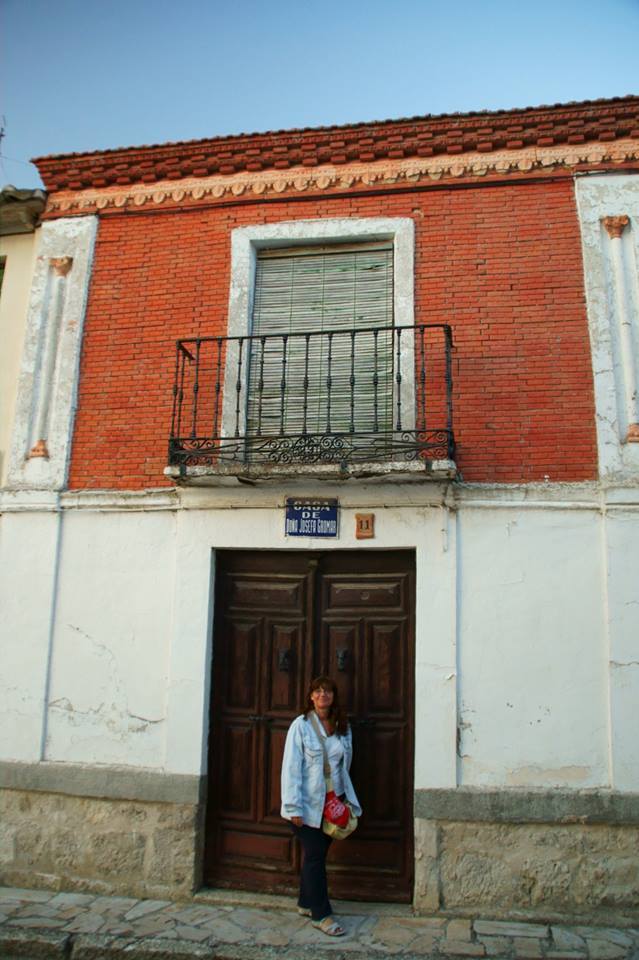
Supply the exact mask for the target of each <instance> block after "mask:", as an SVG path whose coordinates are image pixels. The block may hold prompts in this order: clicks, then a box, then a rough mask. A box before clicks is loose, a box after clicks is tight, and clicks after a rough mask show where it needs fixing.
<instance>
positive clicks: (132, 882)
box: [0, 790, 201, 899]
mask: <svg viewBox="0 0 639 960" xmlns="http://www.w3.org/2000/svg"><path fill="white" fill-rule="evenodd" d="M200 846H201V844H200V829H199V807H198V805H197V804H184V803H162V802H141V801H133V800H121V799H104V798H96V797H78V796H65V795H63V794H59V793H45V792H35V791H27V790H1V791H0V883H2V884H6V885H12V886H25V887H34V886H35V887H47V888H50V889H57V890H60V889H62V890H83V891H92V892H95V893H101V894H121V895H126V896H134V897H140V898H142V897H152V898H161V899H164V898H168V899H175V898H179V897H185V896H189V895H190V894H191V893H192V892H193V890H194V888H195V886H196V885H197V884H198V883H199V878H200V868H199V861H198V851H199V849H200Z"/></svg>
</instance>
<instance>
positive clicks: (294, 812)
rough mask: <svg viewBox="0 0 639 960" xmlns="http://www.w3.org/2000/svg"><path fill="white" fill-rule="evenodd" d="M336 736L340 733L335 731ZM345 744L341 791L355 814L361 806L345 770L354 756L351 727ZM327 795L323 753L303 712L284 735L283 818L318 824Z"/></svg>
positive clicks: (359, 811) (316, 825)
mask: <svg viewBox="0 0 639 960" xmlns="http://www.w3.org/2000/svg"><path fill="white" fill-rule="evenodd" d="M338 736H340V735H339V734H338ZM341 740H342V743H343V745H344V770H343V774H344V791H345V793H346V799H347V800H348V802H349V803H350V804H351V805H352V808H353V813H354V814H355V816H356V817H359V816H361V813H362V808H361V807H360V805H359V801H358V799H357V796H356V794H355V790H354V789H353V784H352V783H351V778H350V776H349V774H348V771H349V769H350V766H351V760H352V758H353V740H352V736H351V729H350V727H349V728H348V730H347V732H346V733H345V734H344V735H343V736H341ZM325 798H326V781H325V780H324V752H323V750H322V744H321V743H320V741H319V738H318V736H317V734H316V733H315V731H314V730H313V724H312V723H311V721H310V720H307V719H306V717H305V716H304V715H303V714H302V715H301V716H299V717H297V718H296V719H295V720H293V723H292V724H291V725H290V727H289V730H288V733H287V735H286V745H285V746H284V759H283V761H282V809H281V811H280V812H281V815H282V816H283V817H284V819H285V820H290V819H291V817H301V818H302V820H303V821H304V823H306V824H307V825H308V826H309V827H320V826H321V824H322V811H323V810H324V800H325Z"/></svg>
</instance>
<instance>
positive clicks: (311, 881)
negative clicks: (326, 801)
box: [292, 824, 333, 920]
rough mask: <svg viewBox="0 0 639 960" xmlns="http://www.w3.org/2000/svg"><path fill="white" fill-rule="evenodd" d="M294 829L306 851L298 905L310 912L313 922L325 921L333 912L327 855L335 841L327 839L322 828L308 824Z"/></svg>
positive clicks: (330, 838) (293, 825)
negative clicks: (327, 880) (330, 899)
mask: <svg viewBox="0 0 639 960" xmlns="http://www.w3.org/2000/svg"><path fill="white" fill-rule="evenodd" d="M292 827H293V831H294V833H295V835H296V837H297V838H298V839H299V841H300V843H301V845H302V850H303V851H304V859H303V861H302V872H301V874H300V895H299V899H298V901H297V905H298V906H299V907H304V909H305V910H310V911H311V917H312V919H313V920H323V919H324V917H330V915H331V913H332V912H333V910H332V908H331V904H330V901H329V899H328V886H327V882H326V854H327V853H328V848H329V847H330V845H331V843H332V842H333V839H332V837H327V836H326V834H325V833H324V832H323V830H322V829H321V828H319V829H318V828H316V827H309V826H307V825H306V824H303V826H301V827H296V826H295V824H292Z"/></svg>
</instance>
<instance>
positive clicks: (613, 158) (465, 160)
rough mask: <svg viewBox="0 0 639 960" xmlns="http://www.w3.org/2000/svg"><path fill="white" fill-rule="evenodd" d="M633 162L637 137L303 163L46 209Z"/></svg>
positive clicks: (54, 200) (95, 208) (62, 196)
mask: <svg viewBox="0 0 639 960" xmlns="http://www.w3.org/2000/svg"><path fill="white" fill-rule="evenodd" d="M637 159H639V138H638V139H637V140H623V141H617V142H615V143H612V144H609V143H605V144H604V143H597V144H588V145H584V146H583V147H581V148H577V147H543V148H535V149H532V150H501V151H498V152H495V153H492V154H490V155H487V154H483V153H472V154H467V155H465V156H463V157H446V158H444V157H433V158H430V159H417V160H394V161H390V160H389V161H384V162H377V163H357V164H348V165H347V166H339V167H336V166H324V167H315V168H314V169H312V170H310V169H307V168H306V167H298V168H296V169H292V170H288V171H283V170H271V171H268V172H266V171H265V172H257V173H239V174H235V175H234V176H217V177H197V178H195V177H190V178H187V179H183V180H179V181H175V180H164V181H162V182H160V183H154V184H148V185H146V184H132V185H130V186H128V187H105V188H104V189H101V190H78V191H61V192H59V193H56V194H53V195H51V196H50V197H49V203H48V207H47V214H48V215H54V216H65V215H68V214H70V213H94V212H100V211H103V210H109V209H116V210H117V209H125V208H140V207H145V206H146V207H156V206H166V205H175V204H180V205H182V204H184V203H192V202H195V203H214V202H215V201H216V200H222V199H229V198H230V199H232V198H234V197H242V196H245V197H246V196H250V195H253V196H268V195H278V194H279V195H284V194H287V193H300V192H301V193H325V192H327V191H343V190H351V189H354V190H356V189H358V188H359V189H366V188H367V187H371V186H384V185H391V184H407V185H408V184H410V183H423V182H429V181H438V180H447V179H450V180H458V179H462V178H478V177H485V176H487V175H493V176H500V177H502V176H507V175H511V174H519V175H521V174H530V173H539V172H541V173H543V172H551V171H553V170H558V169H563V170H571V169H573V168H576V167H580V168H581V167H583V166H584V165H591V166H595V167H596V166H599V165H601V164H607V163H612V164H622V163H626V162H628V161H633V160H637Z"/></svg>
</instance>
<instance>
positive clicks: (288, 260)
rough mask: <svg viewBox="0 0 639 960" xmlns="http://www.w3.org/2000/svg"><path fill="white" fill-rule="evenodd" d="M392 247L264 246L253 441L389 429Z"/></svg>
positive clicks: (360, 438)
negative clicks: (254, 439)
mask: <svg viewBox="0 0 639 960" xmlns="http://www.w3.org/2000/svg"><path fill="white" fill-rule="evenodd" d="M392 324H393V250H392V246H391V244H389V243H367V244H358V245H356V246H354V245H349V246H344V245H335V246H325V247H297V248H293V249H289V250H281V249H280V250H264V251H261V252H260V253H259V256H258V259H257V266H256V278H255V291H254V306H253V317H252V334H253V337H254V338H255V339H253V340H252V344H251V352H250V360H249V378H248V409H247V437H251V438H259V437H283V438H288V439H287V441H286V442H287V443H288V445H289V448H290V444H291V440H292V441H293V443H295V441H296V440H297V451H298V452H299V455H300V456H301V457H303V456H304V451H305V450H306V451H308V445H309V444H311V445H312V446H316V445H317V444H318V443H322V442H323V443H328V442H329V440H330V438H331V437H339V436H342V435H348V436H349V442H352V440H353V438H355V442H356V444H357V445H361V444H362V443H365V435H368V436H369V437H370V436H371V435H373V436H374V435H377V436H379V434H385V433H387V432H388V431H389V430H390V429H391V417H392V401H393V362H392V361H393V357H392V353H393V342H392V329H391V328H392Z"/></svg>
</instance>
